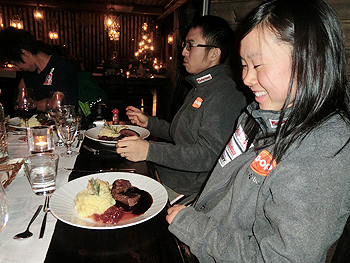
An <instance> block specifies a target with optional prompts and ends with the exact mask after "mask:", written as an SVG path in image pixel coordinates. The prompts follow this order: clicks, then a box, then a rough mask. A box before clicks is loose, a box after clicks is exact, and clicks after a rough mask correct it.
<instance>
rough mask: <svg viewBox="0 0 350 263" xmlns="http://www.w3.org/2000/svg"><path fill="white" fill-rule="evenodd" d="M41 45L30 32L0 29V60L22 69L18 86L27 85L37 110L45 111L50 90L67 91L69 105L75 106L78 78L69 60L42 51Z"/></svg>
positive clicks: (76, 103) (76, 102)
mask: <svg viewBox="0 0 350 263" xmlns="http://www.w3.org/2000/svg"><path fill="white" fill-rule="evenodd" d="M42 46H43V45H42V44H40V42H37V41H36V40H35V38H34V36H33V35H32V34H30V33H29V32H28V31H25V30H23V29H17V28H13V27H9V28H6V29H4V30H1V31H0V61H3V62H8V63H11V64H13V65H15V66H16V67H17V68H18V69H19V70H21V71H23V78H22V79H21V80H20V82H19V85H18V88H31V89H33V90H34V93H35V97H36V99H37V110H38V111H42V112H46V105H47V98H48V95H49V93H50V92H51V91H63V92H66V93H67V94H68V97H69V100H70V104H72V105H75V106H77V105H78V81H77V76H76V72H75V69H74V67H73V65H72V63H71V62H70V61H69V60H67V59H63V58H61V57H60V56H58V55H57V54H56V53H55V52H52V51H51V52H50V51H47V53H46V52H44V51H43V50H41V49H40V47H42Z"/></svg>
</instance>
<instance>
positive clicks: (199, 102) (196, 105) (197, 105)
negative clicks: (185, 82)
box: [192, 97, 203, 109]
mask: <svg viewBox="0 0 350 263" xmlns="http://www.w3.org/2000/svg"><path fill="white" fill-rule="evenodd" d="M202 102H203V99H202V98H201V97H197V98H196V100H195V101H194V102H193V104H192V107H193V108H196V109H198V108H200V106H201V105H202Z"/></svg>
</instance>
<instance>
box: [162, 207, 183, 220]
mask: <svg viewBox="0 0 350 263" xmlns="http://www.w3.org/2000/svg"><path fill="white" fill-rule="evenodd" d="M184 208H186V206H184V205H174V206H172V207H170V208H169V209H168V215H167V216H166V221H168V223H169V224H171V223H172V222H173V220H174V218H175V216H176V215H177V214H178V213H179V212H180V211H181V210H182V209H184Z"/></svg>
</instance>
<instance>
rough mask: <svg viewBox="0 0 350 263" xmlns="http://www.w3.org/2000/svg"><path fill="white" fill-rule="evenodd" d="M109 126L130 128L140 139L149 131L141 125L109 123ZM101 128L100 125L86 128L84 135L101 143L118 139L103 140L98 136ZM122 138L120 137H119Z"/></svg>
mask: <svg viewBox="0 0 350 263" xmlns="http://www.w3.org/2000/svg"><path fill="white" fill-rule="evenodd" d="M110 127H111V128H117V129H121V128H123V127H125V130H130V131H134V132H136V134H137V135H139V136H140V138H141V139H145V138H147V137H148V136H149V135H150V131H149V130H147V129H145V128H142V127H139V126H134V125H110ZM102 128H103V126H102V127H95V128H91V129H89V130H87V131H86V132H85V135H86V137H88V138H89V139H91V140H94V141H98V142H101V143H106V144H115V142H116V141H117V140H118V139H119V138H117V139H115V140H103V139H101V138H100V137H99V134H100V131H101V129H102ZM120 138H122V137H120Z"/></svg>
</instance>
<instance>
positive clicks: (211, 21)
mask: <svg viewBox="0 0 350 263" xmlns="http://www.w3.org/2000/svg"><path fill="white" fill-rule="evenodd" d="M182 46H183V50H182V55H183V56H184V61H183V65H184V66H185V68H186V71H187V72H188V73H190V75H189V76H187V77H186V80H187V81H188V82H189V83H190V84H192V86H193V89H191V90H190V91H189V93H188V94H187V96H186V98H185V100H184V103H183V105H182V106H181V108H180V109H179V111H178V112H177V114H176V115H175V117H174V119H173V121H172V123H168V122H166V121H164V120H159V119H158V118H157V117H152V116H146V115H144V114H142V112H141V111H140V110H139V109H136V108H135V107H131V106H129V107H127V108H126V110H127V115H128V117H129V119H130V120H131V122H132V123H134V124H137V125H139V126H141V127H146V128H147V129H149V130H150V131H151V134H152V135H154V136H157V137H159V138H161V139H164V140H168V141H169V143H164V142H154V141H146V140H141V139H140V138H138V137H127V138H124V139H122V140H119V141H118V144H117V152H118V153H119V154H121V156H123V157H125V158H126V159H128V160H130V161H142V160H147V161H151V162H153V163H155V164H156V167H157V171H158V174H159V177H160V179H161V181H162V183H163V184H164V185H165V186H166V188H167V190H168V194H169V199H170V201H171V200H173V199H174V198H175V197H177V196H184V197H186V198H184V199H182V201H181V202H179V203H185V200H186V201H190V200H191V199H193V197H194V196H196V194H198V192H199V191H200V189H201V187H202V186H203V184H204V182H205V180H206V178H207V177H208V175H209V173H210V171H211V170H212V168H213V166H214V165H215V163H216V161H217V159H218V157H219V155H220V154H221V152H222V150H223V149H224V147H225V146H226V144H227V142H228V140H229V138H230V136H231V134H232V132H233V128H234V126H235V122H236V118H237V117H238V116H239V115H240V113H241V111H242V110H243V108H244V107H245V105H246V100H245V98H244V96H243V94H242V93H241V92H239V91H237V89H236V84H235V83H234V81H233V80H232V79H231V78H229V77H228V76H227V75H226V74H225V66H224V65H223V63H224V62H225V60H226V59H227V57H228V56H229V53H230V48H231V47H232V46H233V31H232V29H231V28H230V26H229V24H228V23H227V22H226V21H225V20H224V19H222V18H219V17H216V16H203V17H201V18H199V19H198V20H197V21H196V22H194V23H193V24H192V25H191V27H190V30H189V32H188V34H187V36H186V40H185V42H183V44H182Z"/></svg>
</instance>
